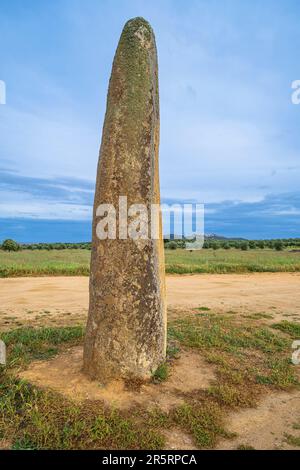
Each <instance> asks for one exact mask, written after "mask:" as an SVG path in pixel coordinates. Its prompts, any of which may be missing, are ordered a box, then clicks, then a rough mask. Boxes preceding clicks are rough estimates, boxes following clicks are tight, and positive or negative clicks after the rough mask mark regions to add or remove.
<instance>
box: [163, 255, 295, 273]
mask: <svg viewBox="0 0 300 470" xmlns="http://www.w3.org/2000/svg"><path fill="white" fill-rule="evenodd" d="M166 271H167V272H168V273H174V274H190V273H220V274H223V273H247V272H299V271H300V253H290V252H288V251H282V252H275V251H274V250H268V249H265V250H249V251H244V252H243V251H240V250H236V249H231V250H222V249H220V250H216V251H214V250H200V251H193V252H189V251H187V250H173V251H172V250H170V251H169V250H166Z"/></svg>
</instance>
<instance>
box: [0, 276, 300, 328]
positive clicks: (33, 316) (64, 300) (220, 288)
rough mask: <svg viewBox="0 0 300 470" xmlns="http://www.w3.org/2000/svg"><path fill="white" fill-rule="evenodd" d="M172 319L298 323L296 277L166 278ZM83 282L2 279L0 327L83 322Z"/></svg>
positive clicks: (299, 309)
mask: <svg viewBox="0 0 300 470" xmlns="http://www.w3.org/2000/svg"><path fill="white" fill-rule="evenodd" d="M167 304H168V311H169V314H170V317H171V318H172V317H174V316H176V315H180V316H181V315H182V314H184V311H185V310H186V311H187V312H188V311H189V309H190V308H197V307H208V308H210V309H211V310H214V311H216V312H220V313H221V312H228V311H231V312H236V313H239V314H240V315H243V314H245V315H247V314H252V313H269V314H271V315H272V317H273V319H276V320H282V319H291V320H297V319H299V312H300V274H299V273H295V274H293V273H253V274H220V275H218V274H201V275H186V276H167ZM87 309H88V278H87V277H40V278H10V279H0V328H1V329H5V328H8V327H9V328H11V326H21V325H23V324H33V325H37V324H45V323H49V324H51V323H53V324H54V323H55V324H64V323H68V318H70V319H71V318H72V323H74V322H76V321H77V320H78V321H79V322H82V320H85V318H86V315H87Z"/></svg>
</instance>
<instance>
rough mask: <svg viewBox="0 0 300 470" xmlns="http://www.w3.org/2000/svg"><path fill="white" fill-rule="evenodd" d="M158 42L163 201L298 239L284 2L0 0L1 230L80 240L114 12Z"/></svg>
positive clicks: (89, 199) (288, 21)
mask: <svg viewBox="0 0 300 470" xmlns="http://www.w3.org/2000/svg"><path fill="white" fill-rule="evenodd" d="M134 16H144V17H145V18H146V19H147V20H148V21H150V23H151V24H152V26H153V28H154V31H155V34H156V40H157V45H158V54H159V78H160V101H161V147H160V172H161V193H162V198H163V201H165V202H170V201H197V202H198V203H204V204H205V207H206V217H205V231H206V232H209V233H211V232H215V233H218V234H222V235H227V236H244V237H249V238H260V237H264V238H268V237H269V238H272V237H294V236H300V188H299V176H300V134H299V124H300V105H298V106H297V105H294V104H292V101H291V95H292V89H291V84H292V82H293V81H294V80H296V79H300V66H299V59H298V51H299V49H300V28H299V25H298V22H299V16H300V4H299V2H298V1H297V0H294V1H293V0H272V1H268V0H264V1H263V2H262V1H261V0H251V1H250V0H249V1H248V0H243V1H241V0H231V1H226V0H216V1H213V0H189V1H188V2H187V1H186V0H152V1H151V2H150V1H148V0H140V1H138V0H123V1H122V0H109V1H108V0H107V1H106V0H85V1H82V0H53V1H51V2H41V1H36V0H27V1H26V2H24V1H22V0H2V1H1V10H0V31H1V56H0V57H1V60H0V80H3V81H5V83H6V92H7V96H6V105H0V239H3V238H6V237H8V236H9V237H13V238H16V239H18V240H19V241H73V240H74V241H81V240H89V239H90V220H91V208H92V203H93V191H94V184H95V174H96V165H97V159H98V149H99V145H100V140H101V129H102V123H103V117H104V112H105V101H106V93H107V85H108V80H109V75H110V71H111V64H112V59H113V55H114V51H115V48H116V46H117V42H118V39H119V36H120V32H121V30H122V27H123V25H124V23H125V22H126V21H127V20H128V19H129V18H131V17H134Z"/></svg>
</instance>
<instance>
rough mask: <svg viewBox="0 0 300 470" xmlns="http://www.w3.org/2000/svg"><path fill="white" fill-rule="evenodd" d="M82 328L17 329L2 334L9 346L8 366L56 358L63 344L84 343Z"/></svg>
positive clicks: (0, 337) (3, 339) (0, 336)
mask: <svg viewBox="0 0 300 470" xmlns="http://www.w3.org/2000/svg"><path fill="white" fill-rule="evenodd" d="M82 338H83V328H82V326H72V327H64V328H50V327H49V328H39V329H35V328H17V329H15V330H11V331H8V332H6V333H2V334H0V339H2V341H4V343H5V344H6V346H7V356H8V360H9V363H8V366H9V367H11V366H20V365H24V364H27V363H29V362H30V361H31V360H34V359H48V358H50V357H53V356H55V355H56V354H57V353H58V351H59V347H60V346H61V345H62V344H65V343H69V345H70V344H71V345H75V344H78V343H80V342H81V341H82Z"/></svg>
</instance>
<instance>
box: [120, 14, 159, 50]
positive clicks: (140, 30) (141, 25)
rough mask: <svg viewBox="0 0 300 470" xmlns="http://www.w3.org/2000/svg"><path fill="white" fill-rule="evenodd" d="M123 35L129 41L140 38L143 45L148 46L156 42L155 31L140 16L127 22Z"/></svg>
mask: <svg viewBox="0 0 300 470" xmlns="http://www.w3.org/2000/svg"><path fill="white" fill-rule="evenodd" d="M122 37H123V38H126V39H127V40H128V41H132V40H136V39H138V40H139V42H140V43H141V45H142V46H145V47H147V48H149V47H151V44H153V43H155V39H154V32H153V29H152V27H151V25H150V24H149V23H148V21H146V20H145V19H144V18H142V17H140V16H137V17H136V18H132V19H131V20H128V21H127V23H125V26H124V28H123V31H122Z"/></svg>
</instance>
